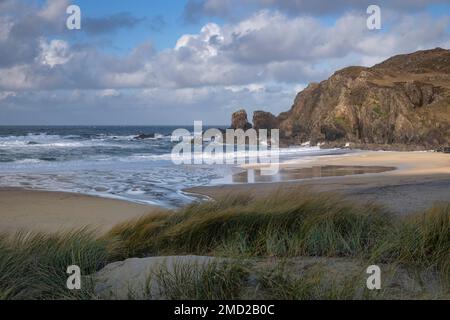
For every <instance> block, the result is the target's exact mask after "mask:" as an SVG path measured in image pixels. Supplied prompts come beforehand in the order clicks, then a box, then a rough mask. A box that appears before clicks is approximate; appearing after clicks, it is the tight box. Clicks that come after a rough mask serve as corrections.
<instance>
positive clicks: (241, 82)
mask: <svg viewBox="0 0 450 320" xmlns="http://www.w3.org/2000/svg"><path fill="white" fill-rule="evenodd" d="M446 3H447V4H446ZM448 3H449V1H448V0H442V1H441V0H434V1H433V0H378V1H374V0H370V1H364V0H334V1H328V0H327V1H325V0H324V1H320V0H172V1H168V0H152V1H148V0H127V1H122V0H95V1H92V0H78V1H70V0H47V1H44V0H28V1H27V0H0V124H1V125H17V124H23V125H29V124H39V125H43V124H66V125H70V124H80V125H92V124H100V125H101V124H103V125H106V124H122V125H133V124H140V125H142V124H149V125H156V124H161V125H163V124H174V125H180V124H192V122H193V121H194V120H203V121H204V122H205V123H207V124H211V125H213V124H216V125H219V124H228V123H229V119H230V114H231V113H232V112H233V111H235V110H237V109H239V108H241V107H245V108H246V109H247V110H248V111H250V112H251V111H253V110H259V109H262V110H267V111H271V112H273V113H279V112H281V111H285V110H287V109H289V108H290V106H291V105H292V101H293V99H294V97H295V94H296V93H297V92H298V91H299V90H301V89H302V88H304V87H305V86H306V85H307V84H308V83H309V82H316V81H321V80H324V79H326V78H327V77H329V76H330V75H331V74H332V73H333V72H334V71H335V70H337V69H340V68H342V67H345V66H348V65H365V66H371V65H373V64H375V63H378V62H380V61H382V60H384V59H386V58H388V57H390V56H392V55H394V54H399V53H408V52H412V51H415V50H419V49H429V48H434V47H438V46H439V47H444V48H450V5H449V4H448ZM71 4H76V5H78V6H79V7H80V8H81V14H82V16H81V30H68V29H67V27H66V19H67V17H68V15H67V14H66V8H67V7H68V6H69V5H71ZM369 4H377V5H379V6H380V7H381V14H382V29H381V30H369V29H368V28H367V26H366V19H367V17H368V14H367V13H366V10H367V7H368V5H369Z"/></svg>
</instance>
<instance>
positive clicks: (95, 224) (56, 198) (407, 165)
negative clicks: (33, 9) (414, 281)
mask: <svg viewBox="0 0 450 320" xmlns="http://www.w3.org/2000/svg"><path fill="white" fill-rule="evenodd" d="M317 166H379V167H395V168H396V169H395V170H390V171H386V172H381V173H369V174H355V175H345V176H334V177H322V178H317V177H316V178H312V179H303V180H297V181H284V182H276V183H254V184H231V185H218V186H201V187H194V188H189V189H186V190H185V191H186V192H189V193H193V194H199V195H204V196H208V197H211V198H216V197H219V196H223V195H225V194H228V193H236V192H237V193H242V192H249V193H252V194H253V195H255V196H264V195H268V194H271V193H273V192H275V191H276V190H280V189H281V190H288V189H299V188H300V189H299V190H302V188H304V190H308V191H317V192H323V191H325V192H335V193H342V194H344V195H346V196H348V197H350V198H353V199H356V200H359V201H367V202H375V203H378V204H380V205H384V206H386V207H387V208H388V209H389V210H390V211H392V212H394V213H398V214H411V213H415V212H418V211H420V210H424V209H427V208H429V207H431V206H433V204H435V203H437V202H445V201H450V191H449V190H450V155H449V154H443V153H435V152H370V151H367V152H362V153H356V154H347V155H343V156H318V157H314V158H313V159H309V160H305V159H301V160H290V161H288V162H287V163H284V164H281V168H280V170H281V171H283V172H287V175H289V172H294V171H295V170H298V169H299V168H310V167H317ZM299 192H300V191H299ZM160 210H164V209H163V208H160V207H157V206H152V205H144V204H138V203H133V202H129V201H122V200H116V199H108V198H102V197H96V196H90V195H83V194H76V193H65V192H48V191H33V190H23V189H17V188H14V189H2V190H0V232H16V231H19V230H25V231H44V232H56V231H61V230H71V229H78V228H82V227H86V226H88V227H91V228H96V229H98V230H99V232H105V231H107V230H109V229H110V228H111V227H113V226H114V225H116V224H118V223H120V222H123V221H126V220H129V219H133V218H136V217H139V216H142V215H144V214H151V213H154V212H158V211H160Z"/></svg>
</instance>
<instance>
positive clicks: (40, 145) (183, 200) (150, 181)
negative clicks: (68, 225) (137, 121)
mask: <svg viewBox="0 0 450 320" xmlns="http://www.w3.org/2000/svg"><path fill="white" fill-rule="evenodd" d="M178 128H180V127H179V126H177V127H173V126H0V188H1V187H19V188H28V189H39V190H50V191H65V192H76V193H83V194H90V195H98V196H103V197H112V198H119V199H124V200H129V201H134V202H140V203H148V204H155V205H160V206H163V207H168V208H174V207H180V206H183V205H185V204H187V203H190V202H192V201H193V200H194V199H196V198H195V197H194V196H193V195H190V194H187V193H185V192H183V189H185V188H189V187H193V186H205V185H217V184H224V183H232V182H231V181H232V179H230V177H231V176H232V175H233V174H235V173H236V171H237V170H238V169H237V168H236V167H237V166H235V165H218V164H214V165H206V164H201V165H175V164H174V163H173V162H172V160H171V151H172V148H173V146H174V144H175V143H174V142H172V141H171V135H172V132H173V131H174V130H175V129H178ZM182 128H185V129H187V130H189V131H190V132H192V131H193V127H192V126H184V127H182ZM204 129H208V127H205V128H204ZM219 129H220V127H219ZM140 134H146V135H148V136H146V138H145V139H136V137H137V136H138V135H140ZM346 152H348V151H346V150H341V149H330V150H324V149H319V148H317V147H307V146H304V147H295V148H285V149H280V159H281V160H288V159H292V158H301V157H304V158H305V159H306V158H308V157H314V156H319V155H332V154H343V153H346ZM236 156H242V155H239V154H236Z"/></svg>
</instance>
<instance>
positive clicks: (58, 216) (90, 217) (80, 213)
mask: <svg viewBox="0 0 450 320" xmlns="http://www.w3.org/2000/svg"><path fill="white" fill-rule="evenodd" d="M156 210H158V208H157V207H154V206H147V205H141V204H135V203H131V202H127V201H121V200H115V199H106V198H100V197H93V196H87V195H81V194H74V193H65V192H45V191H30V190H18V189H15V190H14V189H10V190H7V189H4V190H0V233H1V232H16V231H19V230H23V231H42V232H56V231H62V230H73V229H78V228H83V227H85V226H89V227H92V228H96V229H98V230H99V231H100V232H106V231H108V230H109V229H110V228H111V227H112V226H114V225H115V224H117V223H120V222H122V221H125V220H128V219H131V218H135V217H138V216H142V215H144V214H147V213H151V212H155V211H156Z"/></svg>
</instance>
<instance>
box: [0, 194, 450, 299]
mask: <svg viewBox="0 0 450 320" xmlns="http://www.w3.org/2000/svg"><path fill="white" fill-rule="evenodd" d="M449 248H450V204H448V203H447V204H445V203H444V204H441V205H437V206H435V207H434V208H431V209H430V210H427V211H425V212H423V213H420V214H417V215H415V216H409V217H404V218H401V217H398V216H394V215H391V214H390V213H388V212H387V211H386V210H385V209H383V208H382V207H379V206H376V205H372V204H364V205H361V204H358V203H356V202H353V201H349V200H346V199H343V198H342V197H340V196H337V195H331V194H325V193H320V194H312V193H309V192H306V191H305V190H303V189H301V190H296V191H289V192H284V191H279V192H276V193H274V194H272V195H270V196H267V197H258V198H253V197H252V196H250V195H247V194H240V195H235V194H230V195H228V196H225V197H222V198H220V199H218V200H216V201H208V202H202V203H194V204H191V205H189V206H187V207H185V208H182V209H180V210H177V211H161V212H159V213H156V214H151V215H148V216H144V217H141V218H139V219H135V220H131V221H128V222H126V223H122V224H120V225H117V226H116V227H114V228H113V229H112V230H111V231H110V232H109V233H107V234H106V235H103V236H102V237H100V238H98V237H97V236H96V233H95V232H94V231H89V230H86V229H83V230H77V231H73V232H66V233H56V234H52V235H45V234H41V233H18V234H15V235H0V299H86V298H93V297H94V293H93V287H92V285H91V283H90V282H89V279H88V278H86V281H83V283H84V284H85V285H84V287H83V290H81V291H70V290H67V289H66V286H65V283H66V279H67V276H68V275H67V274H66V268H67V266H69V265H72V264H75V265H78V266H80V267H81V268H82V274H83V275H89V274H92V273H94V272H95V271H98V270H99V269H101V268H102V267H103V266H104V265H105V264H107V263H109V262H111V261H117V260H122V259H126V258H131V257H147V256H168V255H172V256H174V255H187V254H188V255H209V256H221V257H228V258H232V259H236V258H237V257H244V258H251V259H267V258H273V259H284V258H293V257H300V256H316V257H342V258H349V259H358V260H362V261H367V262H370V263H387V264H393V265H399V266H402V267H406V268H416V269H420V270H427V272H430V273H439V275H440V277H441V278H442V282H443V284H444V288H445V290H447V292H448V291H449V289H450V288H449V287H450V286H449V283H450V277H449V273H450V271H449V270H450V251H449ZM180 270H181V271H182V272H178V276H180V277H185V279H184V278H183V279H184V280H183V279H182V278H179V277H178V276H177V275H169V274H164V273H161V274H160V275H159V278H160V281H162V282H163V283H165V287H166V288H167V292H166V294H168V295H169V296H170V297H174V298H177V297H179V298H182V297H184V296H183V291H185V292H188V296H190V297H200V298H205V299H208V298H217V299H222V298H224V299H225V298H233V297H234V296H235V295H237V294H238V291H239V290H240V289H239V288H240V287H241V286H242V285H243V284H242V283H241V282H242V281H241V280H242V276H243V275H244V272H243V271H242V270H240V269H239V268H235V269H233V268H228V269H227V268H225V269H217V268H215V269H211V270H209V271H207V272H206V275H208V277H207V278H204V277H203V276H200V275H199V274H195V273H192V274H191V273H190V272H191V271H189V270H187V269H180ZM208 272H209V273H208ZM235 276H236V277H235ZM221 277H222V278H221ZM179 281H184V282H185V283H186V286H185V287H184V288H181V287H180V288H179V287H177V286H174V285H173V284H174V283H176V282H179ZM299 281H300V282H299ZM301 281H303V282H301ZM315 281H316V280H315V276H314V275H312V274H311V275H309V276H308V277H307V279H303V280H302V279H300V280H298V279H297V280H295V279H287V278H284V280H283V279H279V278H277V277H274V276H273V275H272V276H270V277H265V278H262V280H261V281H260V282H261V284H265V286H266V288H267V290H266V292H269V293H270V295H271V297H274V298H302V297H304V298H308V297H310V298H314V297H318V296H320V297H327V295H328V297H330V298H342V297H344V298H345V297H350V296H351V295H352V292H351V290H350V289H351V288H350V289H348V288H347V289H346V287H345V286H344V289H343V291H333V290H334V289H333V290H332V291H330V290H328V289H327V290H325V289H324V290H325V291H324V290H322V289H323V288H324V287H323V284H318V283H316V282H315ZM278 285H279V287H277V286H278ZM199 286H200V287H201V288H203V289H202V290H200V291H198V289H195V288H198V287H199ZM312 287H316V288H322V289H320V290H322V291H320V292H318V291H314V290H316V289H311V290H312V291H311V290H310V289H308V288H312ZM181 289H182V290H181ZM180 290H181V291H180ZM192 290H194V291H192ZM339 290H340V289H339ZM186 294H187V293H186Z"/></svg>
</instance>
